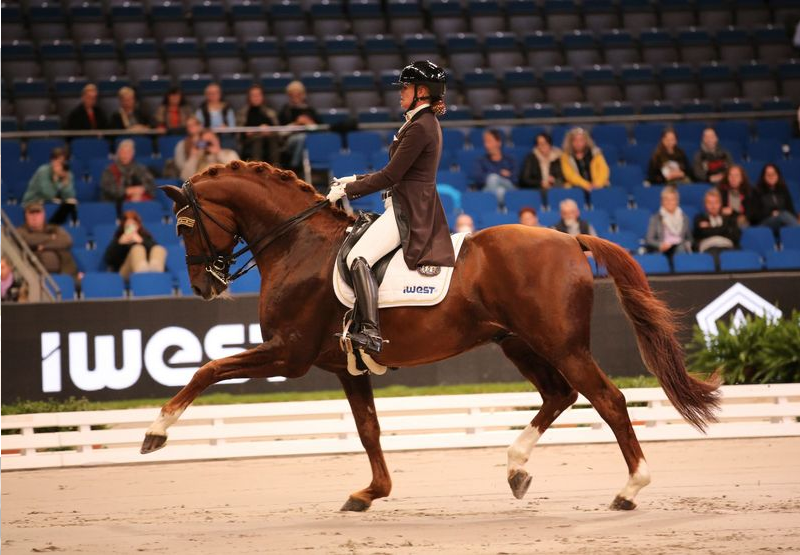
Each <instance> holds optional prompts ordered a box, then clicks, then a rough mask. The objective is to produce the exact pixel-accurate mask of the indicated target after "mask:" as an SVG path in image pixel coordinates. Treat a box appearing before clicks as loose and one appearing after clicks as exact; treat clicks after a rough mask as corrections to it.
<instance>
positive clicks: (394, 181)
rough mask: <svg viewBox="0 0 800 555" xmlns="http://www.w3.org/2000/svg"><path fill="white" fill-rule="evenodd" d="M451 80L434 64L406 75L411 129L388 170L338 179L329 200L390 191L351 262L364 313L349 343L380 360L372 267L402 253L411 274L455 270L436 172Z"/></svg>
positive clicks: (419, 65)
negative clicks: (400, 250) (447, 86)
mask: <svg viewBox="0 0 800 555" xmlns="http://www.w3.org/2000/svg"><path fill="white" fill-rule="evenodd" d="M445 79H446V76H445V72H444V70H443V69H442V68H440V67H439V66H437V65H436V64H434V63H432V62H430V61H417V62H414V63H412V64H410V65H408V66H406V67H405V68H403V71H402V72H401V73H400V78H399V80H398V84H399V85H400V86H401V89H400V106H401V107H402V108H403V110H405V119H406V121H405V123H404V124H403V125H402V127H400V130H399V131H398V132H397V134H396V135H395V137H394V141H393V142H392V144H391V146H390V147H389V163H388V164H387V165H386V167H385V168H383V169H382V170H380V171H377V172H374V173H370V174H367V175H362V176H355V175H351V176H349V177H343V178H334V179H333V184H332V186H331V190H330V192H329V193H328V200H330V201H331V203H335V202H337V201H338V200H339V199H340V198H342V197H344V196H347V198H349V199H357V198H359V197H362V196H364V195H368V194H370V193H373V192H375V191H380V190H384V193H383V198H384V206H385V207H386V211H385V212H384V213H383V214H382V215H381V216H380V217H379V218H378V219H377V220H375V222H374V223H373V224H372V225H371V226H370V227H369V229H368V230H367V231H366V233H364V236H363V237H362V238H361V239H360V240H359V241H358V243H356V245H355V246H354V247H353V250H351V251H350V254H349V255H348V256H347V264H348V266H349V267H350V271H351V274H352V276H353V289H354V291H355V294H356V298H357V301H358V302H357V305H358V307H359V309H358V312H359V320H360V321H359V322H358V324H359V329H358V330H357V332H356V333H353V334H351V335H350V339H351V341H352V342H353V344H354V345H355V347H356V348H362V349H365V350H366V351H370V352H373V353H380V351H381V346H382V343H383V340H382V339H381V333H380V326H379V322H378V284H377V282H376V280H375V275H374V274H373V273H372V269H371V266H372V265H373V264H375V263H376V262H377V261H378V260H380V259H381V258H382V257H383V256H384V255H386V254H387V253H389V252H391V251H392V250H394V249H395V248H397V247H398V246H400V245H402V247H403V257H404V258H405V262H406V265H407V266H408V268H409V269H410V270H414V269H416V270H417V271H418V272H419V273H420V274H422V275H428V276H431V275H436V274H438V273H439V271H440V267H441V266H454V265H455V254H454V252H453V244H452V242H451V240H450V231H449V229H448V226H447V218H446V217H445V213H444V209H443V208H442V203H441V201H440V200H439V194H438V193H437V191H436V170H437V168H438V166H439V159H440V158H441V155H442V130H441V128H440V127H439V121H438V120H437V119H436V116H441V115H443V114H444V112H445V104H444V93H445Z"/></svg>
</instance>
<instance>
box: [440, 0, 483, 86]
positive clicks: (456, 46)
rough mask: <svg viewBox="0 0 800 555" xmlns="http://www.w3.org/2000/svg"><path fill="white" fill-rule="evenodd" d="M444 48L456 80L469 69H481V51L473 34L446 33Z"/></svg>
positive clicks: (476, 36)
mask: <svg viewBox="0 0 800 555" xmlns="http://www.w3.org/2000/svg"><path fill="white" fill-rule="evenodd" d="M439 4H440V5H441V2H440V3H439ZM447 4H449V2H447ZM444 46H445V49H446V50H447V53H448V55H449V57H450V67H452V68H454V70H455V75H456V78H461V77H462V76H463V75H464V72H465V71H467V70H469V69H470V68H476V67H483V65H484V63H483V50H482V48H481V45H480V44H479V43H478V35H476V34H475V33H448V34H447V36H446V37H445V41H444Z"/></svg>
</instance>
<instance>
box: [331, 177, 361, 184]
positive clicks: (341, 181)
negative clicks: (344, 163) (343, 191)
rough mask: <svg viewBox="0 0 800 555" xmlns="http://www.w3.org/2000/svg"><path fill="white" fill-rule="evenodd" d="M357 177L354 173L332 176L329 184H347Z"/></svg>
mask: <svg viewBox="0 0 800 555" xmlns="http://www.w3.org/2000/svg"><path fill="white" fill-rule="evenodd" d="M356 179H358V177H356V176H355V175H348V176H347V177H334V178H333V179H331V186H333V185H347V184H348V183H352V182H353V181H355V180H356Z"/></svg>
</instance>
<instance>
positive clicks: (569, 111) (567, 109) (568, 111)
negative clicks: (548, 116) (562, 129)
mask: <svg viewBox="0 0 800 555" xmlns="http://www.w3.org/2000/svg"><path fill="white" fill-rule="evenodd" d="M561 115H563V116H564V117H565V118H572V119H578V120H580V118H586V117H592V116H594V115H595V108H594V104H592V103H591V102H570V103H569V104H565V105H562V106H561Z"/></svg>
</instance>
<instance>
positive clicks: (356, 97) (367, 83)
mask: <svg viewBox="0 0 800 555" xmlns="http://www.w3.org/2000/svg"><path fill="white" fill-rule="evenodd" d="M338 74H341V79H342V94H343V95H344V100H345V103H346V104H347V106H348V107H349V108H351V109H352V110H354V111H355V110H358V109H359V108H361V107H363V106H374V105H378V104H379V103H380V102H381V100H380V91H379V90H378V89H377V88H376V87H375V83H376V80H375V74H374V73H373V72H372V71H360V70H356V71H352V72H349V73H344V72H343V71H341V70H340V71H338Z"/></svg>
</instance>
